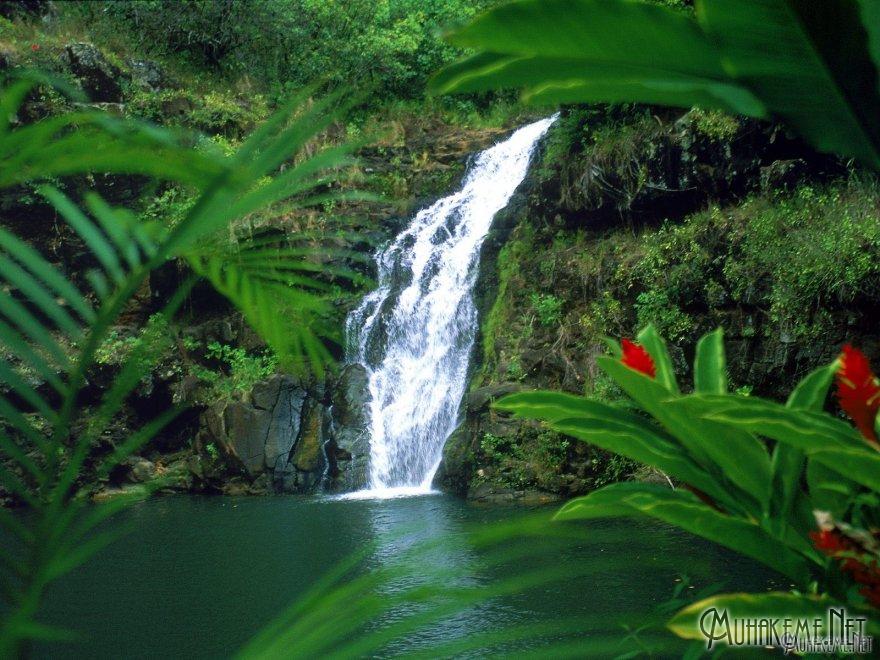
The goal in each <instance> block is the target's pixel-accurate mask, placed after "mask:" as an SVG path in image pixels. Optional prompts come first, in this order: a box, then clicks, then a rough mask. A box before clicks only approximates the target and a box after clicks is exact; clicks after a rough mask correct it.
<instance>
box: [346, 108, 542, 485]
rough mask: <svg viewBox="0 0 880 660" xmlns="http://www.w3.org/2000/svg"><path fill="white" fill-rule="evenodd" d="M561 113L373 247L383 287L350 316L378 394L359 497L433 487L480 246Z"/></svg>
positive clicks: (465, 339)
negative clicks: (385, 243)
mask: <svg viewBox="0 0 880 660" xmlns="http://www.w3.org/2000/svg"><path fill="white" fill-rule="evenodd" d="M555 119H556V117H555V116H554V117H550V118H548V119H542V120H541V121H537V122H535V123H533V124H529V125H528V126H525V127H523V128H521V129H519V130H518V131H516V132H515V133H514V134H513V135H511V136H510V138H508V139H507V140H505V141H504V142H502V143H500V144H497V145H495V146H494V147H492V148H490V149H487V150H486V151H483V152H481V153H480V154H479V155H478V156H477V158H476V161H475V162H474V164H473V166H472V167H471V168H470V170H469V171H468V173H467V176H466V177H465V180H464V184H463V185H462V188H461V190H459V191H458V192H456V193H454V194H453V195H450V196H449V197H444V198H443V199H441V200H439V201H438V202H436V203H435V204H433V205H432V206H430V207H429V208H426V209H423V210H421V211H419V212H418V213H417V214H416V216H415V218H414V219H413V221H412V223H411V224H410V226H409V227H408V228H407V229H406V230H404V231H403V232H401V233H400V234H399V235H398V236H397V238H396V239H395V240H394V241H393V242H392V243H391V245H389V246H388V247H387V248H385V249H384V250H380V251H379V252H378V253H377V254H376V262H377V266H378V274H379V286H378V288H377V289H376V290H375V291H373V292H372V293H370V294H369V295H368V296H366V298H364V300H363V302H362V303H361V304H360V306H359V307H358V308H357V309H356V310H354V311H353V312H352V313H351V315H350V316H349V317H348V320H347V322H346V332H347V336H348V338H349V346H348V361H349V362H359V363H361V364H363V365H364V366H365V367H366V369H367V372H368V375H369V388H370V395H371V397H372V400H371V403H370V418H371V419H370V423H371V428H370V433H371V436H370V483H369V490H367V491H361V492H360V493H357V494H352V495H354V496H355V497H358V496H360V497H394V496H401V495H413V494H420V493H427V492H430V489H431V481H432V479H433V478H434V473H435V472H436V471H437V467H438V466H439V464H440V456H441V453H442V451H443V444H444V443H445V442H446V439H447V438H448V437H449V435H450V434H451V433H452V431H453V430H455V427H456V424H457V422H458V408H459V404H460V402H461V399H462V396H463V394H464V390H465V386H466V384H467V382H466V381H467V372H468V357H469V355H470V352H471V349H472V348H473V344H474V337H475V336H476V330H477V312H476V308H475V306H474V301H473V295H472V293H473V287H474V282H475V281H476V278H477V261H478V259H479V254H480V247H481V246H482V244H483V240H484V239H485V237H486V234H487V233H488V231H489V227H490V226H491V224H492V219H493V218H494V217H495V214H496V213H497V212H498V211H500V210H501V209H503V208H504V207H505V206H506V205H507V203H508V201H509V200H510V198H511V196H512V195H513V193H514V191H515V190H516V188H517V186H518V185H519V184H520V183H521V182H522V180H523V179H524V178H525V175H526V172H527V170H528V166H529V160H530V158H531V155H532V152H533V151H534V148H535V145H536V144H537V142H538V140H540V139H541V137H542V136H543V135H544V134H545V133H546V132H547V129H548V128H550V125H551V124H552V123H553V121H554V120H555Z"/></svg>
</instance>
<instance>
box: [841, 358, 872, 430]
mask: <svg viewBox="0 0 880 660" xmlns="http://www.w3.org/2000/svg"><path fill="white" fill-rule="evenodd" d="M840 363H841V364H840V369H839V370H838V371H837V400H838V401H839V402H840V407H841V408H843V410H844V411H845V412H846V414H847V415H849V418H850V419H851V420H852V421H853V422H854V423H855V425H856V428H858V429H859V431H860V432H861V434H862V435H863V436H865V438H867V439H868V440H870V441H871V442H873V443H875V444H876V443H877V434H876V432H875V431H874V420H875V419H876V417H877V410H878V409H880V386H878V385H877V377H876V376H875V375H874V374H873V372H872V371H871V366H870V365H869V364H868V358H866V357H865V354H864V353H862V352H861V351H860V350H859V349H857V348H853V347H852V346H850V345H849V344H847V345H846V346H844V347H843V353H841V355H840Z"/></svg>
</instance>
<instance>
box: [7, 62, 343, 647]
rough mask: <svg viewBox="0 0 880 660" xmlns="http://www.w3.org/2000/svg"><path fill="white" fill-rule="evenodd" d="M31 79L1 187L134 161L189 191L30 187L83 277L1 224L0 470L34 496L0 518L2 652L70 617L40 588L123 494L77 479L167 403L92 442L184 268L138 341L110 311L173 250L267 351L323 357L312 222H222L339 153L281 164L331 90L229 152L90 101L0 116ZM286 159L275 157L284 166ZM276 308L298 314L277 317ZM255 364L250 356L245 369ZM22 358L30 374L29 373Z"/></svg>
mask: <svg viewBox="0 0 880 660" xmlns="http://www.w3.org/2000/svg"><path fill="white" fill-rule="evenodd" d="M34 85H35V82H34V81H33V80H29V79H22V80H16V81H14V82H13V83H12V84H11V85H10V86H8V87H6V88H4V89H3V90H2V93H0V186H6V187H8V186H13V185H17V184H20V183H25V182H29V181H41V180H45V179H46V178H48V177H51V176H60V175H71V174H92V173H95V172H107V173H119V174H137V175H146V176H150V177H154V178H157V179H160V180H164V181H173V182H175V183H176V184H178V185H182V186H186V187H188V188H191V189H192V190H194V194H195V195H196V201H195V203H194V204H193V205H192V206H191V207H190V208H189V209H188V210H186V212H185V213H184V214H183V217H182V218H180V219H179V221H178V222H177V223H176V224H174V226H173V227H172V226H167V225H163V224H160V223H156V222H148V221H144V220H142V219H139V218H138V217H136V216H135V214H134V213H132V212H131V211H129V210H127V209H120V208H113V207H111V206H110V205H109V204H108V203H107V202H105V201H104V199H103V198H101V197H100V196H99V195H97V194H96V193H89V194H87V195H86V196H85V198H84V205H85V210H84V209H82V208H80V206H79V205H78V204H77V203H75V202H74V201H73V200H71V199H70V198H69V197H67V196H66V195H64V194H63V193H62V192H60V191H59V190H58V189H57V188H55V187H52V186H48V185H43V186H40V187H39V188H38V190H39V191H40V193H41V194H42V195H43V196H44V197H45V199H46V200H47V202H48V203H50V204H51V205H52V206H53V207H54V209H55V211H56V212H57V214H58V217H59V221H63V222H66V223H67V225H69V227H70V229H71V230H72V231H73V232H75V233H76V234H77V235H78V237H79V239H80V240H81V241H82V243H83V245H84V251H85V252H86V253H87V254H88V256H89V258H90V259H91V260H92V261H93V263H94V264H95V266H94V267H93V268H91V269H90V270H88V271H87V272H86V273H85V274H84V278H83V279H84V282H81V281H80V280H77V281H76V282H74V281H71V280H70V279H68V278H67V277H66V276H65V275H64V274H63V273H61V272H60V271H59V270H58V269H57V268H56V267H55V266H54V265H53V264H51V263H50V262H49V261H47V260H46V259H45V258H44V257H43V256H42V255H41V254H39V253H38V252H37V251H36V250H34V249H33V248H32V247H30V246H29V245H27V243H25V242H24V241H22V240H21V239H19V238H18V237H16V236H14V235H13V234H12V233H10V232H8V231H6V230H3V229H0V262H2V267H0V273H2V278H0V279H2V286H0V321H2V322H0V341H2V342H3V344H4V348H5V352H4V355H3V357H2V359H0V382H2V384H3V394H0V414H2V417H3V422H4V424H3V425H2V427H0V454H2V459H3V460H2V462H0V484H2V486H3V488H4V489H5V490H6V492H8V493H10V494H11V495H12V496H13V497H15V498H16V499H17V500H18V501H19V502H21V503H22V504H25V505H27V506H28V507H29V509H30V513H29V515H28V516H27V517H24V518H19V517H16V516H12V515H10V514H8V513H7V514H4V515H0V525H2V526H3V528H4V531H5V533H7V534H8V535H9V536H10V538H12V539H15V543H17V545H16V546H15V548H16V550H15V552H12V553H11V554H10V553H7V552H4V553H3V555H4V557H3V558H4V560H8V561H3V572H2V575H0V577H2V584H3V596H4V598H5V599H6V600H7V603H6V606H5V618H4V620H3V622H2V626H0V656H3V657H9V656H12V655H15V654H17V653H19V652H21V651H23V650H24V649H25V648H26V646H27V645H28V644H29V640H31V639H34V638H39V639H47V638H48V639H64V638H67V637H69V633H68V632H67V631H60V630H55V629H50V628H48V627H46V626H43V625H41V624H40V623H39V622H38V619H37V616H38V612H39V605H40V601H41V599H42V597H43V593H44V591H45V589H46V588H47V586H48V585H49V584H50V583H51V582H52V581H53V580H55V579H57V578H59V577H61V576H62V575H64V574H66V573H68V572H69V571H71V570H72V569H74V568H75V567H76V566H78V565H79V564H80V563H82V562H83V561H85V560H86V559H87V558H88V557H89V556H91V554H92V553H94V552H95V551H96V550H97V549H99V548H100V547H103V546H104V545H106V543H108V542H109V541H110V540H112V535H109V534H108V533H107V532H98V531H97V530H98V529H99V526H100V524H101V523H102V521H104V520H106V519H107V518H108V517H109V516H112V515H113V513H114V512H116V511H118V510H119V509H120V508H121V507H122V506H125V505H126V504H128V503H130V501H131V498H123V499H118V500H113V501H111V502H110V503H107V504H104V505H101V506H96V507H92V508H86V506H85V505H86V502H87V499H86V497H87V492H86V491H85V490H84V489H83V487H82V484H83V481H84V477H85V476H86V475H89V478H91V479H94V478H102V477H106V476H107V475H108V474H109V473H110V471H111V470H112V469H113V468H114V467H115V466H116V465H118V464H119V463H120V462H121V461H122V460H124V459H125V458H126V457H128V456H130V455H131V454H132V453H133V452H135V451H137V450H138V449H139V448H141V447H142V446H143V445H144V444H145V443H146V442H148V441H149V440H150V439H151V438H152V437H153V436H154V435H155V434H156V433H157V432H158V431H160V430H161V429H162V428H163V427H164V426H165V425H167V424H168V423H169V422H170V421H171V420H172V419H173V418H174V417H175V416H176V414H177V413H178V412H179V411H178V410H176V409H172V410H165V411H158V414H157V416H156V417H155V418H154V419H152V420H150V421H149V422H147V423H146V424H145V425H144V426H143V427H142V428H140V429H138V430H137V431H135V432H133V433H132V435H131V436H129V437H128V438H126V439H124V440H123V441H121V442H119V443H118V444H115V445H113V446H111V447H110V449H109V453H108V450H107V448H106V447H105V446H104V445H102V443H101V442H99V441H98V440H99V438H102V437H103V435H104V433H105V431H106V430H107V429H108V428H109V425H110V424H111V422H112V421H113V419H114V417H115V416H116V414H117V413H118V411H119V409H120V407H121V406H122V404H123V402H124V401H125V399H126V397H127V396H128V395H129V394H130V393H131V392H132V391H133V390H134V388H135V387H136V386H137V384H138V382H139V381H140V379H141V377H142V375H143V370H144V365H145V364H148V363H149V357H150V355H149V353H150V352H151V351H152V350H154V349H155V348H156V344H157V343H161V341H162V339H161V337H160V335H161V334H162V330H163V328H165V327H167V324H168V322H169V321H170V319H171V318H172V316H173V315H174V313H175V311H176V310H177V309H178V307H179V306H180V305H181V303H182V302H183V301H184V300H185V297H186V295H187V293H188V291H189V290H190V287H191V286H192V284H193V283H194V280H195V278H194V277H190V278H189V279H188V280H187V281H186V282H185V283H184V285H183V286H182V287H181V288H180V289H179V290H178V291H177V292H175V293H174V294H173V295H172V296H170V298H169V299H168V300H167V301H166V304H165V306H164V308H163V309H162V311H161V312H160V313H159V316H155V317H154V318H153V320H152V322H151V323H150V324H149V325H148V327H147V328H146V330H145V331H144V333H142V334H141V335H140V336H139V337H137V338H135V340H134V341H126V340H124V339H123V338H121V337H119V336H118V335H117V336H115V337H114V336H113V335H112V334H111V332H112V330H111V328H112V327H113V326H114V325H118V321H119V317H120V315H121V314H123V312H125V310H126V309H127V307H128V306H129V304H130V302H131V300H132V298H133V297H134V296H135V294H136V293H137V292H138V291H139V290H141V288H142V287H143V285H144V283H145V281H146V279H147V277H148V276H149V275H150V273H151V272H152V271H153V270H154V269H156V268H158V267H160V266H162V265H163V264H165V263H167V262H168V261H169V260H172V259H185V260H186V261H187V262H188V263H189V264H190V266H191V268H192V269H193V270H194V271H195V272H196V273H197V274H199V275H201V276H204V277H205V278H206V279H207V280H208V281H210V282H211V283H212V284H213V285H214V286H215V288H217V289H218V290H219V291H220V292H221V293H223V294H225V295H226V296H227V297H228V298H229V299H230V300H231V301H232V302H233V303H235V304H236V305H237V306H238V307H239V309H240V310H241V312H242V313H243V315H244V316H245V318H246V319H248V320H250V322H251V324H252V325H253V327H254V328H255V329H256V330H257V331H258V332H260V333H261V334H262V335H263V337H264V338H265V339H266V341H267V343H268V344H269V345H270V346H271V347H272V348H273V350H275V351H276V352H277V353H278V355H279V359H280V360H282V361H284V362H286V363H288V364H290V365H291V366H295V365H297V364H299V365H300V367H301V368H303V367H304V366H305V365H306V364H307V363H308V364H310V366H311V367H312V368H314V369H315V370H318V369H321V368H322V367H323V365H324V364H326V363H327V361H328V360H329V352H328V351H327V349H326V347H325V346H324V345H323V343H322V342H321V340H320V339H319V337H320V336H321V335H322V330H321V316H320V315H321V313H322V312H323V311H324V310H325V309H326V302H325V299H324V297H323V296H322V295H321V294H320V293H318V292H320V291H322V290H325V289H326V288H327V285H326V284H325V283H323V282H321V281H319V280H318V279H317V276H318V275H320V274H322V271H324V270H325V269H324V268H323V267H321V266H319V265H318V262H317V261H316V260H315V259H314V257H315V255H316V252H318V253H319V252H320V249H321V248H320V247H319V246H320V245H321V240H320V239H321V238H322V237H321V236H320V235H316V234H315V233H311V234H304V235H303V236H300V237H298V238H300V239H301V240H303V243H304V244H301V245H295V246H289V245H279V244H278V243H277V240H276V241H275V242H272V241H265V240H259V239H253V240H250V241H242V242H238V243H236V244H235V245H234V246H231V247H230V246H229V245H228V241H225V234H224V232H225V231H226V230H227V229H228V226H229V224H230V223H231V222H233V221H234V220H236V219H239V218H241V217H243V216H246V215H248V214H251V213H254V212H257V211H264V210H265V209H266V208H267V207H269V208H272V207H273V206H274V205H277V204H278V203H279V201H280V200H284V207H283V208H284V209H287V210H289V209H292V208H296V207H298V206H303V205H308V204H310V203H311V204H313V203H316V201H324V200H326V199H329V198H330V196H331V195H330V194H329V193H326V192H325V191H324V189H323V187H324V186H325V185H326V184H327V183H328V182H329V181H330V180H332V177H331V176H330V174H329V172H330V171H332V170H333V168H338V167H340V166H342V165H344V164H345V163H346V162H347V160H346V156H347V148H345V147H336V148H334V149H332V150H324V151H318V152H317V153H313V154H311V155H309V156H306V155H304V154H299V157H298V158H296V159H295V160H294V162H293V163H289V162H288V161H289V160H290V159H291V158H293V157H295V156H297V154H298V152H300V150H301V149H302V148H303V146H304V144H305V143H306V142H308V141H309V140H310V139H311V138H312V137H313V136H314V135H315V134H316V133H318V132H320V131H321V130H323V129H325V128H326V126H327V125H328V124H329V123H330V122H332V121H333V119H334V112H333V111H331V107H335V106H337V105H338V104H339V98H338V97H329V98H326V99H324V100H322V101H316V102H314V103H312V104H311V105H310V106H309V107H308V108H307V109H304V110H301V111H300V112H299V113H298V114H295V113H294V109H295V107H296V106H297V105H298V101H297V102H294V103H291V104H289V105H288V106H286V107H285V108H283V109H282V110H281V111H280V112H279V113H278V114H277V115H275V116H274V117H272V118H271V119H269V120H267V122H266V123H264V124H263V125H262V126H261V127H260V128H259V129H258V130H256V131H255V132H254V133H253V135H252V136H251V137H250V138H248V140H247V141H245V142H244V143H243V145H242V146H241V148H240V149H238V150H237V151H236V152H235V154H234V155H233V156H231V157H218V154H217V153H211V154H207V153H203V152H201V151H198V150H194V149H192V148H191V147H188V146H186V145H181V144H180V143H179V142H178V140H177V137H176V136H175V135H174V134H171V133H168V132H165V131H163V130H160V129H158V128H156V127H155V126H152V125H147V124H142V123H139V122H135V121H132V120H126V119H117V118H112V117H109V116H107V115H104V114H100V113H96V112H89V111H85V112H77V113H72V114H69V115H63V116H60V117H51V118H48V119H44V120H42V121H37V122H35V123H31V124H28V125H25V126H20V127H16V128H13V127H12V126H11V125H10V118H11V117H13V116H15V114H16V111H17V110H18V108H19V107H20V105H21V103H22V101H23V100H24V99H25V97H26V96H27V95H28V94H29V92H30V91H31V89H33V87H34ZM291 116H295V119H293V120H292V119H291ZM283 164H284V165H286V168H285V169H283V171H279V168H281V166H282V165H283ZM218 234H219V235H220V236H223V237H224V241H220V240H218V238H217V237H218ZM295 238H297V237H296V236H291V237H288V240H292V239H295ZM306 240H307V241H308V243H305V242H306ZM336 274H337V275H340V276H341V273H336ZM289 310H292V311H293V312H294V313H293V315H291V316H288V315H287V312H288V311H289ZM290 319H294V320H296V322H295V323H291V322H290ZM70 347H73V349H74V350H73V351H71V350H70ZM112 350H122V351H127V353H126V355H125V358H126V359H125V360H124V363H123V364H122V368H121V369H120V370H119V372H118V373H117V374H116V375H115V378H114V379H113V381H112V383H111V384H110V385H109V387H108V388H107V390H106V391H105V392H104V394H103V397H102V399H101V401H100V402H99V403H98V404H97V405H96V406H95V407H94V408H93V409H90V410H83V409H82V408H81V407H80V406H79V401H80V397H81V394H82V390H83V389H84V388H85V387H86V386H87V374H88V371H89V369H90V368H91V367H92V366H93V365H94V363H95V362H96V361H98V360H101V359H103V360H105V361H109V360H111V359H113V358H112V357H111V355H110V351H112ZM218 351H219V354H220V355H221V356H226V357H229V359H231V360H232V362H233V363H234V364H237V365H238V367H239V371H243V374H244V376H246V377H249V378H250V377H253V376H254V373H253V369H252V368H251V367H253V365H252V364H251V363H250V362H247V361H246V360H245V359H243V358H242V359H239V358H238V356H237V355H232V356H229V355H227V354H226V353H224V351H223V349H222V348H219V349H218ZM245 365H246V366H245ZM265 368H266V365H265V364H263V363H259V364H258V365H257V369H256V370H257V372H259V373H262V372H261V371H260V370H261V369H263V370H265ZM23 372H28V373H31V374H34V375H36V376H37V378H35V379H30V378H28V379H25V378H23V377H22V375H21V374H22V373H23ZM244 376H243V377H244ZM41 384H45V386H44V387H45V389H41V388H40V385H41ZM74 429H75V430H76V432H75V434H74ZM86 482H87V480H86ZM160 486H161V483H157V484H156V487H160Z"/></svg>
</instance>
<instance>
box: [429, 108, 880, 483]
mask: <svg viewBox="0 0 880 660" xmlns="http://www.w3.org/2000/svg"><path fill="white" fill-rule="evenodd" d="M878 218H880V189H878V187H877V184H876V182H875V181H874V179H873V178H871V177H869V176H868V175H866V174H864V173H860V172H854V171H848V170H847V169H846V168H845V167H843V166H842V165H841V164H840V163H837V162H834V161H833V160H830V159H827V158H824V157H819V156H817V155H815V154H813V153H811V152H810V151H809V150H807V149H805V148H804V147H803V146H802V145H800V144H799V143H797V142H795V141H792V140H790V139H789V138H788V137H787V136H786V135H785V133H784V131H782V130H781V129H779V128H777V127H774V126H770V125H764V124H759V123H756V122H751V121H749V122H746V121H741V120H737V119H733V118H729V117H726V116H722V115H716V114H713V113H703V112H700V111H691V112H689V113H678V114H673V113H669V112H664V114H652V113H651V112H650V111H648V110H639V109H637V110H632V111H626V112H624V111H615V112H603V111H601V110H592V111H584V110H578V111H573V112H570V113H568V114H567V116H565V117H564V118H563V119H562V120H560V122H559V123H558V125H557V126H556V127H554V129H553V133H552V134H551V135H550V136H549V137H548V140H547V143H546V145H545V146H544V150H543V154H542V156H541V158H540V159H539V161H538V162H537V163H535V165H534V166H533V168H532V172H531V174H530V176H529V179H528V181H527V182H526V183H525V184H524V186H523V188H522V189H521V190H520V192H519V194H518V197H517V199H516V200H515V201H514V203H512V204H511V206H510V207H509V208H508V209H507V210H506V212H505V213H503V214H501V216H500V217H499V218H497V219H496V225H495V227H494V229H493V236H492V237H491V238H490V240H489V241H487V244H486V249H485V251H484V254H483V260H482V265H481V268H482V270H481V273H480V278H481V279H480V283H479V285H478V290H479V292H480V295H481V300H482V302H481V339H482V341H481V344H480V346H479V348H478V350H477V356H476V360H475V367H474V375H473V380H472V388H471V392H470V394H469V395H468V396H467V398H466V400H465V402H464V407H465V412H464V421H463V423H462V425H461V426H460V427H459V429H458V430H457V431H456V433H455V434H454V435H453V437H452V438H451V439H450V441H449V443H448V444H447V447H446V450H445V458H444V464H443V467H442V469H441V472H440V474H439V475H438V481H437V482H438V484H439V485H441V487H444V488H446V489H449V490H452V491H454V492H457V493H461V494H467V495H469V496H470V497H473V498H478V499H480V498H489V499H493V498H496V499H497V498H501V499H510V498H514V499H515V498H519V497H525V496H534V495H535V494H536V493H537V494H539V496H543V495H540V494H541V493H543V494H544V495H563V496H568V495H574V494H578V493H582V492H586V491H589V490H590V489H592V488H595V487H596V486H599V485H602V484H603V483H606V482H608V481H613V480H619V479H622V478H628V477H631V476H633V475H635V476H637V477H639V478H651V476H652V475H649V474H645V472H644V470H641V469H640V468H639V467H638V466H636V465H633V464H631V463H629V462H627V461H624V460H621V459H619V458H616V457H610V456H608V455H607V454H605V453H603V452H601V451H598V450H595V449H593V448H591V447H588V446H587V445H585V444H584V443H581V442H578V441H576V440H573V439H571V438H565V437H563V436H559V435H558V434H555V433H552V432H549V431H546V430H543V429H541V428H540V427H539V426H537V425H534V424H530V423H524V422H520V421H515V420H513V419H510V418H508V417H506V416H505V415H502V414H499V413H497V412H495V411H493V410H492V409H491V402H492V401H493V400H495V399H496V398H498V397H499V396H502V395H503V394H505V393H508V392H510V391H515V390H518V389H523V388H528V389H533V388H552V389H559V390H565V391H569V392H573V393H579V394H584V393H586V394H588V395H591V396H598V397H601V398H603V399H606V400H615V399H617V398H618V397H619V396H620V393H619V392H618V391H616V390H615V388H614V387H613V386H612V384H611V383H610V381H609V380H608V379H607V378H605V376H604V374H603V373H601V372H600V371H599V370H598V369H597V368H596V366H595V358H596V356H598V355H601V354H603V353H604V352H605V349H604V344H603V342H602V338H603V337H605V336H610V337H618V338H619V337H632V336H634V335H635V334H636V333H637V331H638V330H639V329H640V328H641V327H644V326H645V325H647V324H648V323H654V324H655V325H656V326H657V327H658V328H659V329H660V330H661V332H662V333H663V334H664V335H665V336H666V338H667V339H668V340H669V341H670V343H671V345H672V350H673V357H674V360H675V362H676V368H677V370H678V372H679V374H681V375H682V376H684V379H685V381H686V380H687V378H688V376H689V365H690V363H691V360H692V357H693V349H694V346H695V344H696V340H697V339H698V338H699V336H700V335H701V334H703V333H705V332H707V331H709V330H712V329H714V328H716V327H718V326H721V327H723V328H724V330H725V335H726V341H727V347H728V362H729V371H730V378H731V382H732V383H733V384H734V385H735V387H738V388H740V389H741V391H744V392H753V393H755V394H760V395H762V396H769V397H771V398H777V399H779V398H782V397H784V396H786V395H787V393H788V391H789V390H790V389H791V387H792V385H793V383H794V382H795V381H796V379H797V378H798V377H799V376H802V375H803V374H804V373H805V372H806V371H808V370H809V369H811V368H814V367H815V366H818V365H819V364H821V363H824V362H827V361H830V360H831V359H832V358H833V357H834V356H835V355H836V354H837V353H838V352H839V350H840V347H841V345H842V344H843V343H844V342H845V341H851V342H853V343H856V344H858V345H860V346H862V347H863V348H864V349H865V350H866V351H867V352H868V353H869V354H871V355H876V354H878V353H880V343H878V342H880V337H878V331H877V315H878V312H877V309H878V306H877V303H878V299H880V294H878V289H877V284H878V283H880V267H878V265H877V264H878V257H880V230H878V222H877V221H878Z"/></svg>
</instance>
